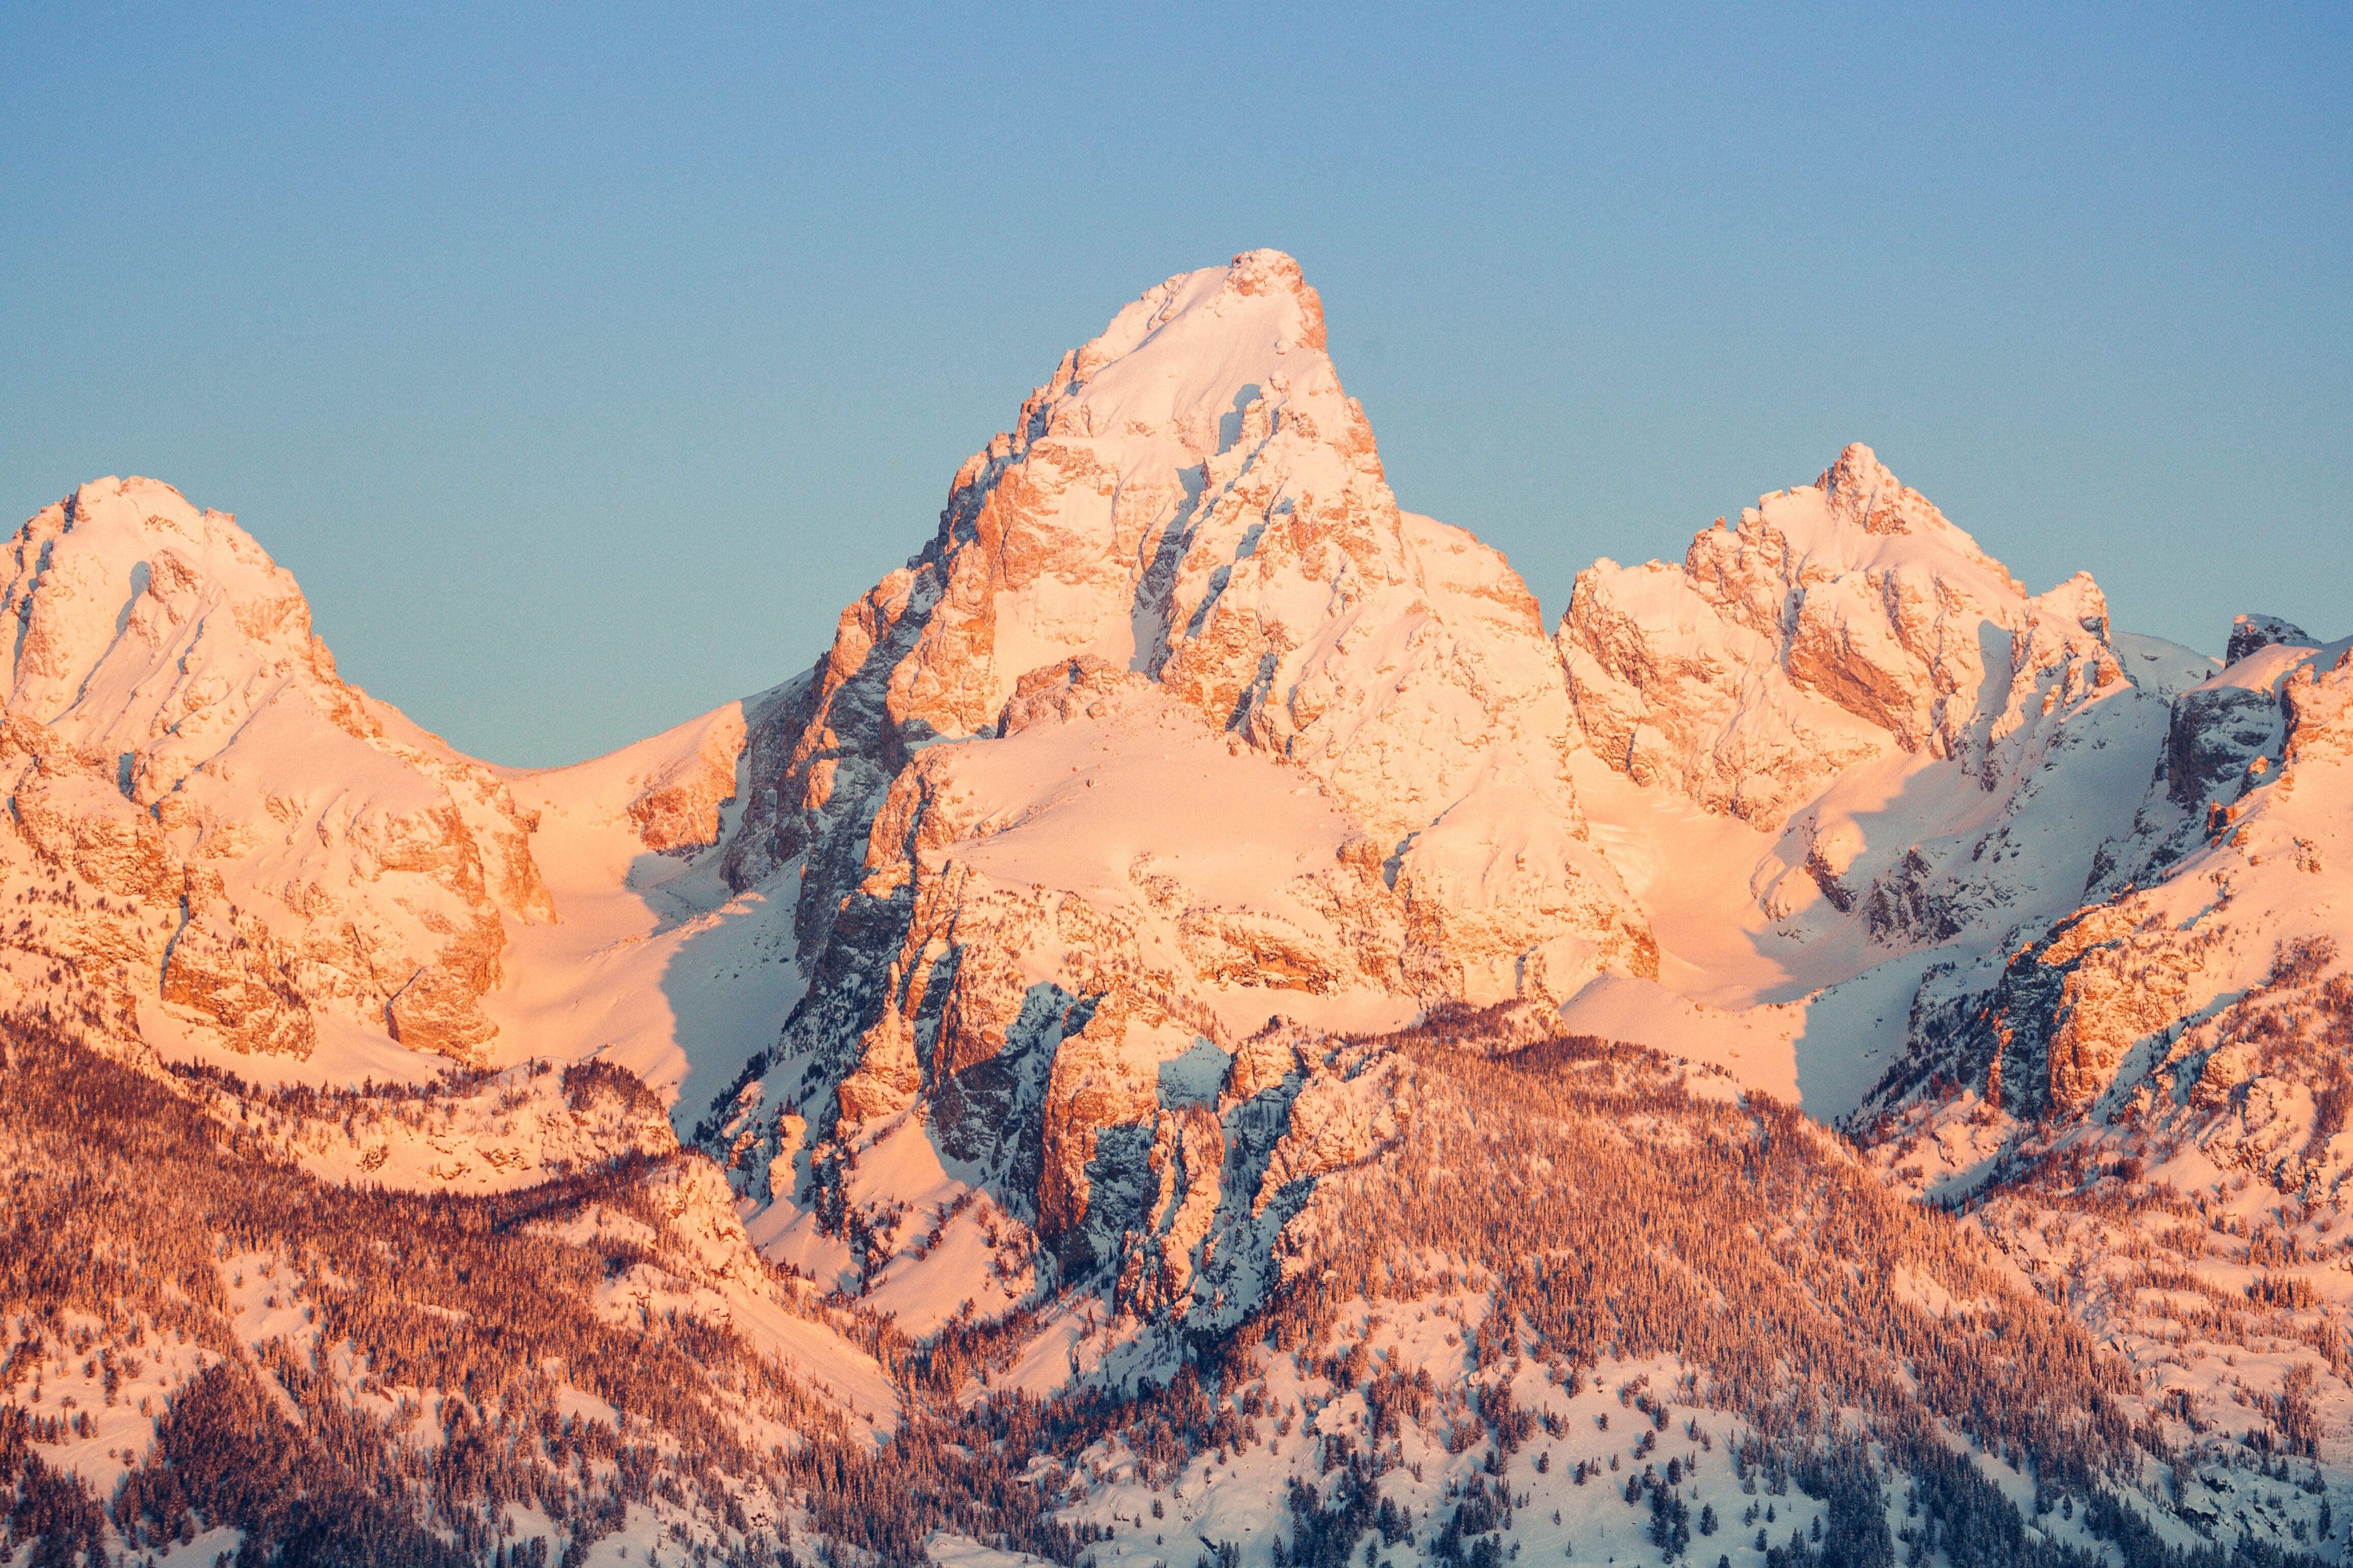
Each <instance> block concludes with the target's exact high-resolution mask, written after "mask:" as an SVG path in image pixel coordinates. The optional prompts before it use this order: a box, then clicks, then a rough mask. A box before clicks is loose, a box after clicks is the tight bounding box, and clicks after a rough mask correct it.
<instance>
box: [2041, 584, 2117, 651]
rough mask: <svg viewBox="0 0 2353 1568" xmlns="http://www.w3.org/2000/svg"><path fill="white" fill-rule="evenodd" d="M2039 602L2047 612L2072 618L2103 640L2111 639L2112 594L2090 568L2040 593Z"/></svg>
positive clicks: (2068, 618) (2078, 624)
mask: <svg viewBox="0 0 2353 1568" xmlns="http://www.w3.org/2000/svg"><path fill="white" fill-rule="evenodd" d="M2034 604H2035V606H2036V607H2037V608H2038V609H2040V610H2042V612H2043V613H2044V614H2046V615H2055V616H2060V617H2062V618H2063V619H2065V620H2070V621H2073V622H2074V623H2075V625H2077V626H2081V627H2083V628H2084V630H2085V631H2087V632H2089V633H2091V634H2092V635H2093V636H2094V637H2098V638H2099V639H2100V640H2101V641H2102V642H2106V641H2107V640H2108V596H2107V595H2105V594H2104V593H2102V592H2101V591H2100V584H2098V583H2097V582H2096V581H2094V579H2093V576H2092V574H2090V573H2089V572H2078V573H2076V574H2074V575H2073V577H2070V578H2068V579H2067V580H2066V581H2065V582H2064V583H2062V584H2059V585H2058V586H2057V587H2055V588H2053V589H2052V590H2051V591H2050V592H2049V593H2047V594H2038V595H2035V599H2034Z"/></svg>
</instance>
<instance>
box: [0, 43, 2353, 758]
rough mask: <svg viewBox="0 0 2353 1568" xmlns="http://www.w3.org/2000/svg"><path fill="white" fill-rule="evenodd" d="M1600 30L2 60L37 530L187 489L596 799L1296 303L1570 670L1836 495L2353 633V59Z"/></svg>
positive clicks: (1386, 436) (5, 307)
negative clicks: (1774, 505) (1085, 413)
mask: <svg viewBox="0 0 2353 1568" xmlns="http://www.w3.org/2000/svg"><path fill="white" fill-rule="evenodd" d="M1620 9H1623V10H1628V11H1632V10H1639V11H1640V12H1641V15H1640V16H1639V17H1634V16H1623V15H1620V16H1610V15H1606V14H1599V13H1597V14H1594V15H1578V14H1576V13H1574V12H1569V11H1566V10H1564V9H1561V8H1555V7H1545V8H1535V7H1531V8H1527V9H1525V10H1515V9H1512V8H1498V9H1492V10H1465V9H1461V8H1456V7H1443V8H1440V7H1431V8H1429V9H1428V10H1426V11H1422V12H1419V13H1412V12H1406V11H1402V10H1380V9H1375V8H1364V7H1346V8H1343V7H1334V8H1329V9H1311V8H1296V7H1293V8H1286V7H1282V6H1275V5H1265V4H1262V3H1261V4H1256V5H1249V6H1241V7H1231V8H1225V7H1219V6H1216V5H1188V6H1186V7H1183V8H1181V9H1167V10H1155V9H1152V8H1147V7H1142V6H1138V7H1089V8H1073V9H1068V10H1060V9H1057V8H1055V7H1052V6H1044V5H1030V6H1023V7H1004V6H988V7H983V6H974V7H969V8H955V7H942V8H923V9H902V10H899V11H896V12H892V13H890V14H887V15H883V14H876V15H871V16H859V17H847V16H838V15H826V14H819V13H816V12H803V11H797V10H792V9H787V8H784V7H765V6H764V7H754V8H745V9H741V10H729V9H726V8H719V7H705V8H699V9H696V10H695V11H694V12H693V13H692V15H691V16H681V15H680V14H678V12H677V11H675V10H672V9H670V8H661V9H655V8H645V9H633V8H625V7H603V8H600V7H596V6H590V5H573V6H565V7H554V6H547V7H513V8H504V9H501V10H498V11H497V12H496V14H493V8H491V7H484V6H472V5H469V6H443V5H411V6H406V7H381V8H362V7H325V6H305V7H288V8H285V9H262V8H242V7H237V6H235V5H215V6H205V7H195V6H178V5H174V6H169V7H157V8H153V9H142V8H120V9H117V8H104V7H88V6H74V5H39V6H34V5H16V4H11V5H6V6H5V9H0V18H5V23H0V25H5V37H6V39H7V47H5V48H0V72H5V82H6V87H7V90H8V95H9V109H8V112H7V114H6V116H5V121H0V515H5V521H9V522H14V521H18V520H21V519H22V518H24V517H26V516H27V515H29V514H30V513H31V512H32V511H33V510H36V509H37V508H38V507H39V506H41V505H43V504H46V503H47V502H48V501H50V500H56V499H57V498H58V496H60V495H62V494H64V493H65V492H67V491H68V490H69V489H71V488H72V486H74V485H75V484H76V483H78V482H79V481H81V480H83V479H91V478H95V477H97V476H99V475H102V474H107V473H117V472H138V473H146V474H152V475H154V476H156V477H158V478H162V479H168V480H170V481H171V482H172V483H174V484H176V485H178V486H179V487H180V488H181V489H184V490H185V491H186V492H187V493H188V494H189V496H190V497H191V499H193V500H196V501H197V502H199V503H200V504H204V505H208V506H215V507H219V508H222V509H224V510H232V511H235V512H237V514H238V516H239V518H240V519H241V520H242V521H244V522H245V523H246V524H247V526H248V527H249V528H250V529H252V531H254V532H255V533H256V534H257V535H258V536H259V538H260V539H261V541H262V542H263V543H264V544H265V545H267V546H268V547H269V549H270V551H271V552H273V553H274V554H276V555H277V556H278V558H279V559H280V561H282V562H284V563H286V564H287V565H289V566H290V567H291V568H292V569H293V570H294V571H295V573H296V574H298V575H299V576H300V577H301V580H302V583H303V584H304V586H305V588H306V589H307V590H308V592H309V594H310V596H311V601H312V604H313V605H314V606H315V609H316V613H317V621H318V625H319V628H320V630H321V631H322V634H323V635H324V636H325V637H326V638H327V639H328V641H329V643H330V644H331V645H332V647H334V649H335V651H336V653H337V656H338V658H339V659H340V660H341V663H342V665H343V669H344V672H345V673H346V675H347V676H349V677H350V678H351V679H354V680H357V681H359V682H360V683H361V684H363V685H364V686H366V687H368V688H369V689H372V690H375V691H377V692H379V693H381V694H383V695H385V696H386V697H389V698H391V699H392V700H394V701H396V702H398V703H399V704H401V705H402V706H403V707H404V708H406V709H407V710H409V711H410V712H411V713H412V714H413V715H414V716H416V717H417V719H418V720H419V721H422V722H424V723H426V724H427V725H429V726H431V727H433V728H436V729H438V730H439V731H442V732H443V733H445V734H447V735H448V736H449V737H450V739H451V740H453V741H454V742H457V743H458V744H459V745H460V746H462V747H464V748H466V749H468V750H470V751H472V752H476V753H477V754H480V755H484V756H487V757H490V758H491V759H493V760H496V761H501V762H509V763H533V764H537V763H559V762H565V761H569V760H572V759H575V758H578V757H583V756H587V755H591V754H594V753H596V752H601V751H604V750H607V749H609V748H611V747H613V746H616V745H618V744H622V743H625V742H628V741H629V740H631V739H634V738H636V737H638V736H639V735H642V734H645V733H649V732H650V731H655V730H658V729H660V728H663V727H666V726H667V725H669V724H671V723H674V722H676V721H680V720H682V719H685V718H687V717H689V716H691V714H693V713H696V712H698V711H701V710H705V709H707V708H710V707H712V706H714V705H715V704H717V703H719V702H721V701H723V700H727V699H728V698H730V697H733V696H737V695H741V694H743V693H744V692H746V691H750V690H754V689H758V688H760V687H763V686H765V685H767V684H770V683H772V682H774V681H776V680H777V679H782V678H784V677H785V676H786V675H788V674H790V673H792V672H793V671H795V670H797V669H799V668H803V667H805V666H806V665H807V663H808V662H809V661H810V660H811V659H812V658H815V657H816V656H817V655H818V653H819V652H820V651H821V650H822V648H823V647H824V646H825V644H826V642H827V640H828V637H830V633H831V627H832V623H833V619H834V616H836V615H837V614H838V612H839V609H840V607H841V605H844V604H845V603H847V602H848V601H849V600H850V599H851V598H853V597H855V596H856V595H858V594H859V593H860V592H862V591H863V590H864V588H865V587H866V586H867V585H868V584H871V582H872V581H873V579H874V578H875V577H876V576H878V575H879V574H881V573H882V572H883V571H885V570H888V569H889V568H890V567H892V566H893V565H895V564H897V563H900V562H901V561H902V560H903V559H904V558H905V557H906V556H907V555H909V554H910V553H912V552H913V551H915V550H916V549H917V548H919V547H920V546H921V544H922V543H923V541H924V539H925V538H927V537H928V535H929V534H930V532H931V531H932V529H933V527H934V522H935V520H936V517H937V513H938V510H939V506H940V504H941V501H942V500H943V499H944V494H945V491H946V488H947V483H948V480H949V479H950V478H951V476H952V475H953V474H954V472H955V467H956V465H957V463H958V462H959V461H960V460H961V459H962V458H963V457H964V456H965V454H966V453H967V452H969V451H971V450H972V449H973V448H975V447H978V446H979V445H981V444H982V443H983V442H985V441H986V440H987V438H988V437H989V436H990V434H991V433H992V432H994V431H996V430H997V429H998V428H1000V427H1001V426H1003V425H1004V424H1005V423H1007V422H1008V420H1009V419H1010V418H1011V417H1012V416H1013V414H1014V412H1015V411H1016V409H1017V408H1018V405H1019V404H1020V401H1021V398H1022V397H1023V395H1025V394H1026V393H1027V392H1028V390H1029V388H1030V386H1032V385H1033V384H1035V383H1036V382H1038V381H1039V379H1041V378H1042V377H1043V376H1044V375H1045V374H1047V373H1048V372H1049V371H1050V369H1051V368H1052V366H1053V364H1054V363H1055V361H1056V360H1057V359H1058V358H1059V357H1060V353H1061V352H1062V350H1063V349H1065V348H1067V347H1071V346H1073V345H1075V344H1077V343H1079V342H1082V341H1083V340H1084V339H1086V338H1087V337H1089V336H1091V335H1092V333H1093V332H1094V331H1097V330H1098V329H1099V328H1100V327H1101V326H1102V324H1103V321H1105V320H1107V319H1108V318H1109V316H1110V315H1111V313H1112V312H1113V310H1115V309H1117V307H1118V306H1119V305H1121V304H1122V303H1124V301H1126V300H1129V299H1131V298H1133V297H1134V295H1136V294H1137V293H1139V292H1140V291H1141V290H1142V289H1145V287H1147V286H1148V285H1150V284H1152V283H1154V282H1156V281H1158V280H1159V279H1162V278H1164V277H1166V276H1167V275H1169V274H1170V273H1172V272H1176V271H1180V270H1184V269H1186V268H1193V267H1199V266H1206V265H1210V264H1213V263H1216V262H1219V261H1221V260H1223V259H1224V258H1227V257H1228V256H1229V255H1231V254H1232V253H1233V252H1235V251H1236V250H1240V249H1243V248H1247V247H1255V246H1261V245H1270V246H1276V247H1282V248H1283V249H1286V250H1289V251H1291V252H1292V253H1293V254H1294V255H1296V256H1298V257H1299V258H1301V260H1302V262H1303V265H1304V266H1305V268H1306V269H1307V274H1308V277H1309V279H1311V280H1312V281H1313V282H1314V283H1315V284H1316V285H1317V287H1318V288H1319V289H1321V290H1322V292H1323V295H1324V304H1325V310H1326V313H1327V316H1328V319H1329V321H1330V335H1331V348H1332V353H1333V356H1334V358H1335V361H1336V362H1337V363H1338V365H1339V368H1340V373H1341V375H1342V378H1343V379H1344V380H1345V383H1346V384H1347V385H1348V387H1349V389H1350V390H1351V391H1352V392H1354V393H1355V394H1356V395H1357V396H1359V397H1360V398H1362V399H1363V401H1364V403H1365V405H1366V409H1367V411H1368V412H1369V413H1370V415H1371V416H1372V420H1373V424H1374V428H1375V430H1376V432H1377V435H1378V436H1379V437H1380V441H1381V447H1382V454H1383V457H1384V459H1385V461H1386V462H1387V464H1388V472H1389V477H1390V480H1391V483H1392V484H1393V485H1394V487H1395V488H1396V489H1397V491H1398V497H1399V499H1400V500H1401V501H1402V502H1403V504H1405V505H1406V506H1407V507H1409V508H1410V509H1412V510H1420V511H1427V512H1430V513H1432V514H1434V515H1436V516H1439V517H1442V518H1444V519H1446V520H1447V521H1451V522H1456V523H1460V524H1462V525H1463V526H1466V527H1469V528H1471V529H1472V530H1474V531H1477V532H1478V533H1480V534H1481V535H1482V537H1484V538H1486V539H1487V540H1488V541H1490V542H1493V543H1494V544H1496V545H1497V546H1498V547H1500V548H1502V549H1503V550H1504V552H1506V553H1507V554H1508V555H1509V556H1510V557H1511V559H1512V561H1513V563H1514V564H1515V565H1516V566H1517V567H1518V568H1519V569H1520V571H1521V572H1522V574H1524V575H1525V576H1526V577H1527V579H1528V581H1529V584H1530V585H1531V586H1532V587H1533V588H1534V589H1535V592H1536V594H1537V595H1538V596H1539V597H1540V598H1541V599H1542V600H1543V602H1544V605H1545V608H1546V616H1547V619H1548V620H1549V619H1550V618H1551V617H1553V616H1557V615H1558V613H1559V611H1560V609H1561V607H1562V605H1564V604H1565V603H1566V601H1567V594H1568V590H1569V585H1570V583H1571V581H1572V579H1573V578H1574V576H1575V574H1576V572H1577V569H1578V568H1579V567H1581V566H1583V565H1585V564H1586V563H1588V562H1590V561H1591V560H1592V559H1593V558H1594V557H1596V556H1599V555H1609V556H1613V557H1616V558H1619V559H1620V560H1641V559H1647V558H1649V557H1651V556H1667V557H1670V558H1672V557H1676V556H1679V555H1680V554H1681V553H1682V551H1683V546H1684V545H1685V543H1686V542H1688V541H1689V538H1690V536H1691V534H1692V533H1693V532H1694V531H1695V530H1696V529H1698V528H1700V527H1702V526H1704V524H1705V523H1707V522H1708V521H1710V520H1711V519H1713V518H1714V517H1715V516H1717V515H1718V514H1720V513H1725V512H1728V511H1732V510H1736V509H1737V508H1738V507H1739V506H1741V505H1743V504H1744V503H1746V502H1748V501H1751V500H1754V499H1755V497H1756V496H1757V494H1758V493H1759V492H1760V491H1763V490H1767V489H1778V488H1780V487H1782V486H1784V485H1788V484H1794V483H1802V482H1806V481H1808V480H1810V479H1812V478H1813V477H1814V475H1815V474H1817V473H1818V472H1820V469H1821V468H1823V467H1824V466H1825V465H1826V464H1827V463H1828V462H1829V460H1830V459H1831V457H1833V456H1834V455H1835V453H1836V452H1837V450H1838V448H1839V447H1840V446H1841V445H1842V444H1843V443H1845V442H1846V441H1849V440H1855V439H1860V440H1865V441H1868V442H1870V443H1871V444H1872V445H1873V446H1874V447H1877V448H1878V450H1879V452H1880V455H1881V457H1882V458H1883V459H1884V460H1885V461H1886V462H1887V463H1888V464H1889V465H1890V467H1892V468H1894V469H1895V471H1896V472H1897V473H1898V474H1900V475H1901V476H1903V477H1904V478H1905V479H1906V480H1907V481H1908V482H1910V483H1912V484H1914V485H1916V486H1917V487H1919V488H1920V489H1923V490H1925V491H1926V493H1927V494H1928V496H1929V497H1930V498H1931V499H1932V500H1936V502H1937V503H1938V504H1939V505H1940V506H1942V507H1943V508H1944V510H1946V512H1947V515H1949V516H1951V517H1952V518H1953V519H1954V521H1957V522H1958V523H1960V524H1961V525H1962V526H1963V527H1965V528H1968V529H1969V530H1970V531H1972V532H1974V533H1975V534H1977V536H1978V538H1979V540H1980V541H1981V542H1984V543H1985V544H1986V545H1987V547H1988V548H1989V549H1990V550H1992V551H1993V552H1995V553H1996V554H1997V555H1999V556H2000V557H2002V558H2003V559H2004V560H2005V561H2007V562H2008V563H2010V566H2011V567H2012V568H2013V570H2015V571H2017V572H2018V573H2019V574H2020V575H2021V576H2022V577H2024V578H2026V579H2027V581H2028V583H2029V585H2030V586H2031V587H2033V588H2036V589H2040V588H2042V587H2046V586H2048V585H2049V584H2052V583H2053V582H2055V581H2057V580H2059V579H2060V578H2063V577H2064V576H2065V575H2067V574H2070V573H2072V572H2073V571H2074V570H2076V569H2077V568H2078V567H2088V568H2089V569H2091V570H2092V571H2093V572H2094V574H2096V575H2097V576H2098V578H2099V579H2100V581H2101V583H2102V584H2103V585H2104V586H2105V588H2106V589H2107V591H2108V595H2109V598H2110V601H2111V605H2112V607H2113V609H2114V612H2115V616H2116V624H2117V625H2118V626H2127V627H2131V628H2134V629H2139V630H2145V631H2150V632H2154V633H2157V634H2158V635H2161V636H2168V637H2175V638H2177V639H2179V640H2183V641H2187V642H2190V643H2192V644H2195V645H2197V646H2200V647H2206V648H2208V649H2209V650H2211V651H2219V649H2220V647H2221V641H2222V638H2223V637H2224V636H2225V635H2226V633H2227V629H2228V624H2229V617H2230V616H2231V615H2232V613H2233V612H2234V611H2237V610H2241V609H2264V610H2269V611H2272V612H2274V613H2276V614H2281V615H2284V616H2289V617H2290V618H2292V619H2296V620H2299V621H2302V622H2305V623H2306V624H2307V625H2308V626H2310V628H2311V629H2313V630H2315V631H2317V632H2324V633H2327V634H2330V635H2337V634H2341V633H2343V632H2345V631H2348V630H2353V593H2348V589H2353V503H2348V491H2353V321H2349V320H2348V316H2353V310H2348V305H2353V221H2348V198H2353V123H2348V121H2353V20H2348V18H2353V12H2348V10H2347V9H2346V8H2345V7H2344V6H2342V5H2315V6H2295V5H2277V6H2265V7H2262V8H2252V7H2251V8H2247V9H2245V10H2243V11H2232V10H2228V9H2225V8H2221V7H2211V6H2209V7H2198V8H2174V7H2167V6H2162V5H2158V6H2151V5H2137V6H2132V7H2122V6H2119V7H2115V8H2109V9H2071V8H2064V7H2052V6H2032V7H2018V8H2013V9H1997V8H1977V9H1974V10H1972V11H1971V12H1970V13H1969V14H1968V16H1966V17H1964V16H1957V15H1948V14H1941V13H1942V12H1943V11H1945V10H1952V9H1957V8H1939V10H1938V11H1937V12H1932V11H1931V10H1930V9H1929V8H1926V7H1922V8H1916V9H1914V8H1901V7H1894V6H1888V5H1874V6H1868V7H1855V8H1852V9H1836V8H1829V7H1824V8H1817V9H1812V10H1807V11H1799V10H1795V9H1788V8H1764V7H1750V8H1730V7H1727V8H1721V9H1704V8H1690V9H1681V8H1670V7H1665V6H1658V7H1640V8H1620Z"/></svg>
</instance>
